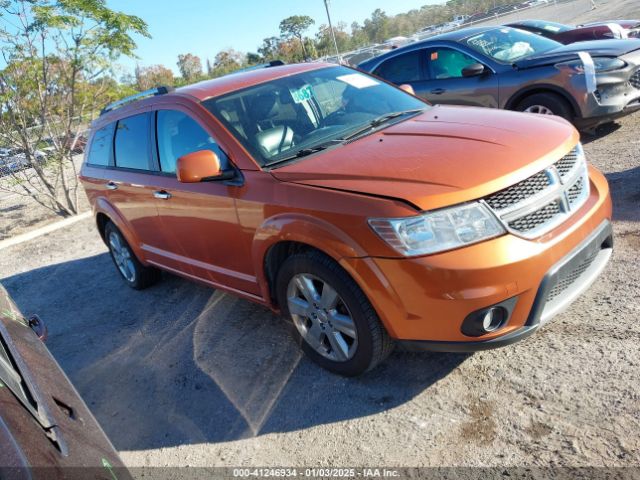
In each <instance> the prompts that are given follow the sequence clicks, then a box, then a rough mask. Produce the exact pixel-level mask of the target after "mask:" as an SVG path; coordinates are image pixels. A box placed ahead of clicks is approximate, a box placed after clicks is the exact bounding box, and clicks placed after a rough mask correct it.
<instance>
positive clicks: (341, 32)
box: [316, 22, 351, 55]
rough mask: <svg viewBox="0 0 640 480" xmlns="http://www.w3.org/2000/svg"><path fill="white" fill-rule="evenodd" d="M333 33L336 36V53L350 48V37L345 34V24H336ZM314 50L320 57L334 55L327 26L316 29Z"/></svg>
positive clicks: (333, 46)
mask: <svg viewBox="0 0 640 480" xmlns="http://www.w3.org/2000/svg"><path fill="white" fill-rule="evenodd" d="M333 32H334V34H335V36H336V43H337V44H338V51H340V52H346V51H348V50H349V48H350V47H351V37H350V36H349V33H348V32H347V24H346V23H344V22H338V24H337V25H335V26H334V27H333ZM316 49H317V50H318V53H319V54H320V55H335V53H336V49H335V45H334V44H333V37H332V35H331V29H330V28H329V26H328V25H324V24H323V25H320V28H319V29H318V33H316Z"/></svg>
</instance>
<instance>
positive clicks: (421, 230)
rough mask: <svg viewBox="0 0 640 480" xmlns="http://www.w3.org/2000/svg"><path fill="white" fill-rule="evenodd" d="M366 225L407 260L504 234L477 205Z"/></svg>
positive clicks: (484, 207) (496, 222) (472, 204)
mask: <svg viewBox="0 0 640 480" xmlns="http://www.w3.org/2000/svg"><path fill="white" fill-rule="evenodd" d="M369 225H371V228H373V230H374V231H375V232H376V233H377V234H378V235H379V236H380V238H382V239H383V240H384V241H385V242H387V243H388V244H389V245H390V246H391V247H393V248H394V249H395V250H396V251H397V252H398V253H401V254H402V255H404V256H407V257H411V256H416V255H427V254H430V253H436V252H442V251H444V250H451V249H453V248H458V247H463V246H465V245H471V244H473V243H477V242H481V241H483V240H487V239H489V238H493V237H497V236H499V235H502V234H503V233H505V230H504V228H503V227H502V225H501V224H500V222H499V221H498V219H497V218H496V217H495V216H494V215H493V213H491V211H490V210H489V208H488V207H486V206H485V205H483V204H482V203H477V202H476V203H468V204H464V205H459V206H456V207H451V208H443V209H442V210H436V211H433V212H426V213H424V214H422V215H418V216H415V217H405V218H371V219H369Z"/></svg>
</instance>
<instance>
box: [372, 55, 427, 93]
mask: <svg viewBox="0 0 640 480" xmlns="http://www.w3.org/2000/svg"><path fill="white" fill-rule="evenodd" d="M421 52H422V50H414V51H413V52H408V53H405V54H403V55H399V56H397V57H393V58H390V59H389V60H387V61H386V62H384V63H383V64H382V65H380V66H379V67H378V68H377V69H376V70H375V71H374V72H373V73H374V74H375V75H378V76H379V77H382V78H384V79H385V80H388V81H390V82H392V83H395V84H397V85H399V84H402V83H410V82H418V81H420V80H422V68H421V64H420V56H421Z"/></svg>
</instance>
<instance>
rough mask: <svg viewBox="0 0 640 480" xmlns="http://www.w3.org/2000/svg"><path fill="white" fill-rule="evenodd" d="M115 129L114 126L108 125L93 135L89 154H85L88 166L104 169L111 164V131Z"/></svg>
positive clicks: (113, 124)
mask: <svg viewBox="0 0 640 480" xmlns="http://www.w3.org/2000/svg"><path fill="white" fill-rule="evenodd" d="M115 128H116V124H115V123H110V124H109V125H107V126H106V127H103V128H101V129H100V130H98V131H97V132H96V133H95V134H94V135H93V140H92V141H91V147H89V153H88V154H87V163H88V164H89V165H97V166H102V167H106V166H107V165H109V163H111V147H112V146H113V131H114V129H115Z"/></svg>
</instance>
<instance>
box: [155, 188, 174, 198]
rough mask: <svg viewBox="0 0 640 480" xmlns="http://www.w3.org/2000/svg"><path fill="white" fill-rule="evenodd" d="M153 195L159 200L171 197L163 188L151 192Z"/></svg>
mask: <svg viewBox="0 0 640 480" xmlns="http://www.w3.org/2000/svg"><path fill="white" fill-rule="evenodd" d="M153 196H154V197H155V198H159V199H161V200H169V199H170V198H171V194H170V193H169V192H167V191H165V190H160V191H158V192H153Z"/></svg>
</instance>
